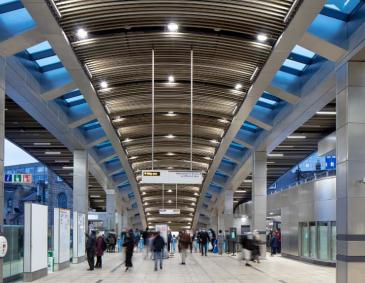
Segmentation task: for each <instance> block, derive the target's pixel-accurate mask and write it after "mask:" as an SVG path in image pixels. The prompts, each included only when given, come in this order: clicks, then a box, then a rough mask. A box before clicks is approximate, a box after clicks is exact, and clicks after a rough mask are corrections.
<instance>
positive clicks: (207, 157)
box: [204, 156, 212, 160]
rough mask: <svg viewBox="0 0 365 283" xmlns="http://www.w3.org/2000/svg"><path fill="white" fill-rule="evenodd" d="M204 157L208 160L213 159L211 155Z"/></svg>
mask: <svg viewBox="0 0 365 283" xmlns="http://www.w3.org/2000/svg"><path fill="white" fill-rule="evenodd" d="M204 159H206V160H212V158H211V157H209V156H204Z"/></svg>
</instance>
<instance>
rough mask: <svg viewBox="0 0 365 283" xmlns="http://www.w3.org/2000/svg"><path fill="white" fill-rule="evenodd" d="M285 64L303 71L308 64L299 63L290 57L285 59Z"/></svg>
mask: <svg viewBox="0 0 365 283" xmlns="http://www.w3.org/2000/svg"><path fill="white" fill-rule="evenodd" d="M283 66H285V67H288V68H291V69H295V70H297V71H303V70H304V68H305V67H306V66H307V65H305V64H303V63H299V62H297V61H293V60H290V59H286V60H285V61H284V64H283Z"/></svg>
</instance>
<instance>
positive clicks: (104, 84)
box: [100, 81, 108, 88]
mask: <svg viewBox="0 0 365 283" xmlns="http://www.w3.org/2000/svg"><path fill="white" fill-rule="evenodd" d="M100 86H101V87H102V88H107V87H108V83H107V82H106V81H102V82H101V83H100Z"/></svg>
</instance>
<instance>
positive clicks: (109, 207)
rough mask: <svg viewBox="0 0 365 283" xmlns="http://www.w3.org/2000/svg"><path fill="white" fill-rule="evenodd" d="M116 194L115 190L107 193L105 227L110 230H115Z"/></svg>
mask: <svg viewBox="0 0 365 283" xmlns="http://www.w3.org/2000/svg"><path fill="white" fill-rule="evenodd" d="M115 202H116V198H115V192H114V190H107V193H106V215H107V217H106V222H107V223H105V225H104V226H105V227H106V228H107V229H108V230H115Z"/></svg>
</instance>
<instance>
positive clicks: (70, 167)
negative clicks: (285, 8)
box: [62, 166, 74, 170]
mask: <svg viewBox="0 0 365 283" xmlns="http://www.w3.org/2000/svg"><path fill="white" fill-rule="evenodd" d="M62 169H64V170H72V169H74V168H73V166H63V167H62Z"/></svg>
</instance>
